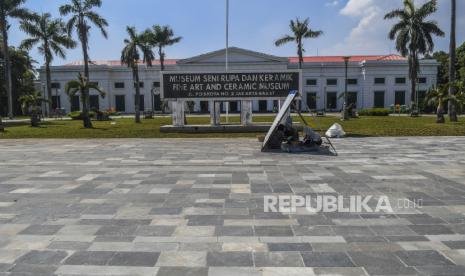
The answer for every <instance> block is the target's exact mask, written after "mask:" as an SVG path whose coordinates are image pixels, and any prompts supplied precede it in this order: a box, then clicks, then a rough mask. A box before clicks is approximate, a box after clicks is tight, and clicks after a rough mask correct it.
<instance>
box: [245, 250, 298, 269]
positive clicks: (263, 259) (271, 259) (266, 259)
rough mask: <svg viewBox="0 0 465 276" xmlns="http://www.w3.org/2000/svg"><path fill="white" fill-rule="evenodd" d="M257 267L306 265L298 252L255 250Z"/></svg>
mask: <svg viewBox="0 0 465 276" xmlns="http://www.w3.org/2000/svg"><path fill="white" fill-rule="evenodd" d="M253 256H254V263H255V266H256V267H273V266H277V267H300V266H304V264H303V262H302V258H301V256H300V253H298V252H255V253H253Z"/></svg>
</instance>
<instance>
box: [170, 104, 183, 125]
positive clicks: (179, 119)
mask: <svg viewBox="0 0 465 276" xmlns="http://www.w3.org/2000/svg"><path fill="white" fill-rule="evenodd" d="M171 112H172V114H173V126H177V127H181V126H184V102H183V101H182V100H176V101H173V102H171Z"/></svg>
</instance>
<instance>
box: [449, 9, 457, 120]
mask: <svg viewBox="0 0 465 276" xmlns="http://www.w3.org/2000/svg"><path fill="white" fill-rule="evenodd" d="M456 4H457V3H456V1H455V0H451V6H452V10H451V17H450V47H449V51H450V53H449V81H450V82H451V83H455V62H456V54H455V47H456V45H455V25H456V24H455V23H456V22H455V21H456V12H457V5H456ZM455 92H456V91H455V85H450V87H449V95H450V96H453V95H455ZM449 119H450V120H451V122H457V121H458V118H457V110H456V108H455V105H454V103H453V102H449Z"/></svg>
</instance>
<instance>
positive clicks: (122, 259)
mask: <svg viewBox="0 0 465 276" xmlns="http://www.w3.org/2000/svg"><path fill="white" fill-rule="evenodd" d="M159 255H160V253H156V252H116V253H115V254H114V255H113V256H112V257H111V259H110V261H109V262H108V265H110V266H147V267H152V266H155V264H156V263H157V260H158V256H159Z"/></svg>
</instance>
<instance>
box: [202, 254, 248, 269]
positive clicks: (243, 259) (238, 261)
mask: <svg viewBox="0 0 465 276" xmlns="http://www.w3.org/2000/svg"><path fill="white" fill-rule="evenodd" d="M207 266H253V258H252V253H250V252H208V253H207Z"/></svg>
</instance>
